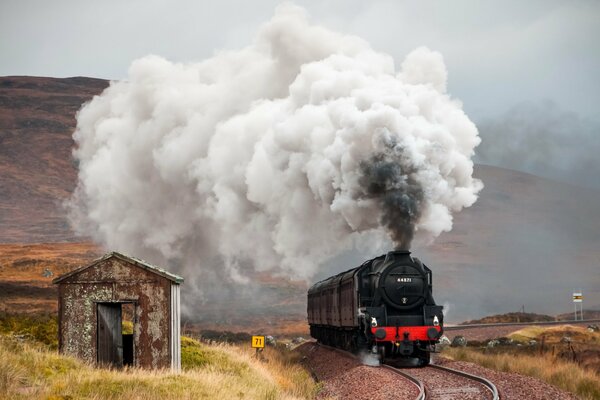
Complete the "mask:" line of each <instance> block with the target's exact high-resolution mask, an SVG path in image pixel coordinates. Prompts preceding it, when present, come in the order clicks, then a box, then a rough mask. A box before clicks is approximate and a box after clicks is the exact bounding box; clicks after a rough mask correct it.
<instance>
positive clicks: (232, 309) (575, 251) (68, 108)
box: [0, 77, 600, 327]
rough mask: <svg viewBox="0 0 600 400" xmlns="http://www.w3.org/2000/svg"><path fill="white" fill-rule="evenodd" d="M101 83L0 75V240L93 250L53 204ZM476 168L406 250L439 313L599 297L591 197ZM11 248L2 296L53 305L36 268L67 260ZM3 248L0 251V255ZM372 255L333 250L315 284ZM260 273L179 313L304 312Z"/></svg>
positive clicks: (477, 312)
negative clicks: (260, 287) (461, 203)
mask: <svg viewBox="0 0 600 400" xmlns="http://www.w3.org/2000/svg"><path fill="white" fill-rule="evenodd" d="M107 85H108V82H107V81H104V80H99V79H92V78H66V79H54V78H33V77H4V78H0V243H12V244H15V245H16V246H19V244H23V243H25V244H27V243H44V242H71V243H74V244H73V246H75V249H74V250H73V251H71V250H69V248H68V247H69V244H68V243H67V244H66V247H60V246H59V248H57V249H58V250H57V251H58V253H73V254H75V255H76V258H78V260H80V261H78V262H85V261H86V260H89V259H90V257H92V256H91V255H92V254H94V255H97V254H99V253H101V252H102V250H101V249H97V248H95V247H94V245H92V244H89V243H81V244H76V242H77V241H85V239H82V238H76V237H75V235H74V233H73V232H72V231H71V230H70V228H69V225H68V221H67V218H66V215H65V211H64V209H63V207H62V203H63V201H64V200H65V199H67V198H68V197H69V194H70V193H71V192H72V190H73V189H74V187H75V184H76V174H77V171H76V165H75V164H74V162H73V160H72V157H71V148H72V146H73V140H72V138H71V135H72V132H73V130H74V127H75V113H76V111H77V109H78V108H79V107H80V105H81V104H82V103H83V102H85V101H87V100H89V99H91V98H92V97H93V95H95V94H98V93H100V92H101V91H102V90H103V88H105V87H106V86H107ZM475 175H476V176H477V177H478V178H480V179H481V180H483V182H484V184H485V188H484V189H483V191H482V193H481V197H480V199H479V200H478V201H477V203H475V205H474V206H473V207H471V208H469V209H466V210H463V211H462V212H460V213H458V214H456V216H455V221H454V229H453V230H452V231H451V232H448V233H445V234H443V235H442V236H440V237H439V238H438V239H437V240H436V242H435V243H434V244H433V245H431V246H420V247H416V248H415V249H413V253H414V254H415V255H417V256H419V257H420V258H421V259H422V260H423V261H424V262H425V263H426V264H427V265H429V267H430V268H431V269H432V270H433V271H434V286H435V289H434V291H435V296H436V300H437V301H438V302H440V303H442V304H445V305H446V310H445V312H446V315H447V320H448V321H451V322H459V321H464V320H467V319H474V318H477V317H480V316H482V315H492V314H499V313H505V312H511V311H516V310H519V309H521V307H522V305H525V307H526V309H527V310H528V311H533V312H536V313H545V314H549V315H555V314H557V313H558V312H560V311H563V310H569V309H570V308H571V307H572V303H571V298H570V296H571V293H572V291H573V290H578V289H582V290H583V291H584V294H585V296H586V304H596V305H597V304H600V290H599V289H598V288H599V287H600V274H598V268H600V246H599V244H598V237H600V192H597V191H594V190H590V189H582V188H579V187H577V186H573V185H569V184H564V183H559V182H555V181H552V180H548V179H543V178H539V177H537V176H534V175H530V174H526V173H522V172H518V171H513V170H509V169H503V168H497V167H493V166H485V165H477V166H476V168H475ZM46 246H51V245H46ZM19 249H20V251H21V253H19V255H14V256H13V258H11V261H10V262H8V261H5V262H3V261H1V260H0V266H1V268H2V275H1V277H0V282H1V283H2V285H3V286H2V288H3V289H5V290H3V291H2V293H3V296H5V297H6V296H9V295H11V293H12V294H13V295H14V293H15V291H17V292H18V293H21V294H20V295H17V296H16V297H13V300H11V301H12V302H13V303H11V304H15V305H16V304H21V305H20V306H18V308H23V307H25V308H27V307H26V299H25V300H24V299H23V297H22V295H27V294H28V293H31V295H32V296H34V297H35V298H37V299H40V298H42V297H44V296H45V297H46V298H47V300H45V301H53V300H51V299H52V298H53V293H54V292H52V289H51V290H50V291H47V290H46V289H42V290H38V289H37V288H39V287H43V286H44V285H47V283H46V284H44V283H43V282H45V281H44V279H45V280H46V281H48V280H49V279H48V278H44V277H42V278H41V279H42V281H40V280H39V279H38V278H39V276H38V275H39V274H42V273H43V272H44V269H45V268H46V267H47V265H54V266H56V270H57V271H59V270H61V268H62V269H65V268H69V267H70V266H73V265H74V264H73V263H70V262H63V261H62V260H64V257H63V256H61V255H58V254H54V253H53V252H52V251H49V252H48V253H47V257H45V256H40V257H37V256H36V257H31V256H29V255H27V251H29V250H28V248H26V247H19ZM6 251H7V250H6V248H1V249H0V254H2V252H6ZM32 251H33V250H32ZM374 255H375V254H372V253H371V252H368V251H364V252H359V251H357V250H355V251H353V252H350V253H347V254H344V255H342V256H341V257H338V258H336V259H335V260H334V261H333V262H331V263H329V265H328V266H327V267H324V268H323V269H322V270H321V272H320V274H319V275H318V276H317V277H315V279H318V278H322V277H325V276H327V275H329V274H331V273H334V272H339V271H341V270H343V269H347V268H349V267H351V266H355V265H359V264H360V263H361V262H362V261H363V260H364V259H366V258H367V257H372V256H374ZM142 256H143V255H142ZM52 257H57V259H54V258H52ZM27 258H32V259H33V258H35V259H38V260H45V261H41V262H37V261H36V262H33V261H26V259H27ZM92 258H93V257H92ZM21 259H23V260H21ZM15 262H16V264H15ZM27 265H29V266H31V267H32V268H30V269H28V271H30V272H24V273H23V274H25V275H22V274H21V275H20V272H18V271H20V269H19V268H21V269H27ZM42 265H44V266H43V267H42ZM50 269H52V268H50ZM31 271H32V272H31ZM13 272H14V274H13ZM28 274H29V275H28ZM34 275H35V277H36V279H33V276H34ZM24 276H30V277H29V278H25V277H24ZM260 279H261V280H262V281H263V283H264V287H266V288H267V290H268V293H269V295H268V296H267V297H266V298H268V299H269V301H268V302H256V301H254V302H250V303H252V305H253V307H252V308H250V307H249V306H248V304H249V301H248V300H249V299H248V298H246V299H243V298H236V297H235V292H232V293H231V294H230V297H228V301H229V303H225V302H221V303H219V304H215V303H214V302H212V303H210V304H191V307H188V308H187V310H189V312H190V313H193V314H194V315H193V316H194V318H198V319H206V320H208V321H211V323H212V324H215V325H225V326H229V325H230V324H231V323H232V322H233V321H238V320H239V318H240V317H243V319H244V320H245V323H246V324H249V325H250V326H252V324H253V322H254V321H255V320H256V319H257V318H258V319H261V321H262V323H264V324H266V325H270V324H276V323H279V322H281V319H282V316H283V315H287V316H289V315H290V314H292V315H294V317H293V320H294V321H295V322H294V324H298V322H299V321H301V320H302V319H303V318H304V313H305V303H304V302H305V298H304V293H305V290H306V285H305V284H301V283H299V282H296V283H293V282H289V281H287V280H282V279H279V280H278V279H275V280H273V279H272V278H270V277H268V276H263V277H260ZM33 281H35V282H33ZM15 282H16V283H15ZM32 282H33V283H32ZM39 282H42V283H41V284H40V283H39ZM15 285H17V286H15ZM27 285H29V286H27ZM40 285H41V286H40ZM19 287H21V288H25V289H22V290H21V289H19ZM183 290H184V291H185V290H186V289H185V287H184V289H183ZM183 295H184V298H185V292H184V293H183ZM36 296H37V297H36ZM17 297H18V298H19V299H20V300H16V298H17ZM189 298H190V297H188V299H189ZM262 298H265V297H264V296H263V297H262ZM24 302H25V303H24ZM4 304H5V307H7V305H6V304H8V303H6V302H5V303H4ZM46 304H50V303H46ZM198 309H202V313H201V314H198V313H196V311H195V310H198ZM296 326H297V325H296ZM211 327H216V326H213V325H211Z"/></svg>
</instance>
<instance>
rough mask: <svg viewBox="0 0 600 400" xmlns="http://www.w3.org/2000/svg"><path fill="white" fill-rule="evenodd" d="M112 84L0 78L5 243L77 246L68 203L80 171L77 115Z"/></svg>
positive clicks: (0, 220)
mask: <svg viewBox="0 0 600 400" xmlns="http://www.w3.org/2000/svg"><path fill="white" fill-rule="evenodd" d="M107 86H108V81H106V80H102V79H93V78H84V77H77V78H64V79H58V78H38V77H28V76H9V77H1V78H0V243H35V242H62V241H73V240H75V237H74V235H73V233H72V231H71V230H70V228H69V226H68V223H67V220H66V218H65V212H64V210H63V208H62V202H63V200H64V199H66V198H68V196H69V195H70V193H72V191H73V189H74V187H75V184H76V179H77V169H76V166H75V164H74V161H73V158H72V156H71V149H72V147H73V139H72V137H71V135H72V133H73V130H74V129H75V114H76V112H77V110H78V109H79V108H80V107H81V105H82V104H83V103H85V102H86V101H88V100H90V99H91V98H92V97H93V96H94V95H96V94H99V93H100V92H102V90H103V89H104V88H106V87H107Z"/></svg>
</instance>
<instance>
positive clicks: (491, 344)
mask: <svg viewBox="0 0 600 400" xmlns="http://www.w3.org/2000/svg"><path fill="white" fill-rule="evenodd" d="M499 344H500V342H499V341H498V340H496V339H492V340H490V341H489V342H487V348H488V349H491V348H494V347H496V346H498V345H499Z"/></svg>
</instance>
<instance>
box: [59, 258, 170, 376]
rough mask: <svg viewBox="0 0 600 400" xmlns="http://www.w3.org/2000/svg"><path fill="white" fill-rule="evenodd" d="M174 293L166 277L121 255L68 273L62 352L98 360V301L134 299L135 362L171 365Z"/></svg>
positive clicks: (62, 292) (61, 311)
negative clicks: (76, 271) (127, 260)
mask: <svg viewBox="0 0 600 400" xmlns="http://www.w3.org/2000/svg"><path fill="white" fill-rule="evenodd" d="M171 292H172V290H171V282H170V281H169V280H168V279H165V278H163V277H161V276H158V275H156V274H154V273H152V272H149V271H147V270H144V269H143V268H139V267H137V266H135V265H134V264H130V263H127V262H125V261H123V260H120V259H117V258H110V259H107V260H105V261H103V262H101V263H99V264H97V265H95V266H92V267H90V268H88V269H86V270H84V271H82V272H81V273H78V274H76V275H74V276H71V277H68V278H67V279H65V280H64V281H63V282H61V283H60V284H59V298H60V304H59V318H60V327H61V328H60V332H59V345H60V349H61V351H62V352H63V353H66V354H71V355H74V356H77V357H79V358H82V359H84V360H87V361H90V362H96V359H97V353H96V351H97V350H96V349H97V307H96V305H97V303H110V302H120V303H126V302H132V303H134V304H135V321H134V334H133V341H134V365H135V366H140V367H148V368H169V367H171V366H172V357H171V354H172V353H171V341H170V340H169V337H170V336H171V335H170V333H171V330H172V329H173V321H172V318H171V304H172V300H171ZM177 329H178V328H177Z"/></svg>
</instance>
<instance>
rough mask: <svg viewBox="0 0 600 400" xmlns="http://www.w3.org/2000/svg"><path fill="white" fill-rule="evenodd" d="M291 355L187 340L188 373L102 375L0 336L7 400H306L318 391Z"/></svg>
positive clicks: (0, 389)
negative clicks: (257, 352)
mask: <svg viewBox="0 0 600 400" xmlns="http://www.w3.org/2000/svg"><path fill="white" fill-rule="evenodd" d="M289 357H292V356H291V355H288V354H285V353H283V352H279V351H278V350H275V349H267V350H266V351H265V358H266V359H267V360H268V362H267V361H261V360H258V359H256V358H255V357H254V356H253V353H252V351H251V350H250V349H247V348H241V347H235V346H227V345H217V346H208V345H204V344H201V343H199V342H197V341H194V340H192V339H185V340H184V343H183V350H182V358H183V371H182V372H181V373H180V374H174V373H172V372H171V371H166V370H159V371H148V370H141V369H124V370H110V369H98V368H94V367H93V366H91V365H87V364H85V363H83V362H81V361H79V360H76V359H74V358H71V357H66V356H62V355H59V354H57V353H56V352H54V351H50V350H48V349H47V347H45V346H43V345H41V344H34V343H27V342H22V341H18V340H16V339H14V338H11V337H9V336H1V335H0V398H3V399H149V400H152V399H157V400H158V399H307V398H312V397H314V394H315V393H316V390H317V385H315V384H314V382H313V381H312V379H311V377H310V375H309V374H308V373H307V372H306V371H305V370H304V369H303V368H302V367H301V366H300V365H299V364H297V363H296V361H295V360H293V359H290V358H289Z"/></svg>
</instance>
